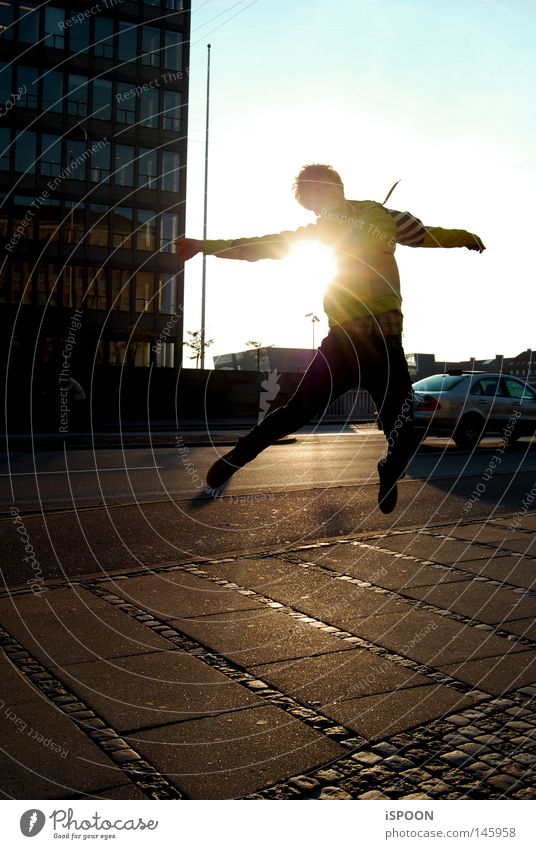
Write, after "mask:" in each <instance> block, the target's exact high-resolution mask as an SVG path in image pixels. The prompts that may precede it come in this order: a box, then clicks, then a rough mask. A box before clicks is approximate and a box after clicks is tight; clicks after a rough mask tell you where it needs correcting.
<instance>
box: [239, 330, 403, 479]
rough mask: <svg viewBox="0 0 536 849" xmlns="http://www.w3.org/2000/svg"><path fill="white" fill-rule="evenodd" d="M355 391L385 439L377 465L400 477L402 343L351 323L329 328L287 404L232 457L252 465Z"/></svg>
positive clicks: (244, 439) (242, 441)
mask: <svg viewBox="0 0 536 849" xmlns="http://www.w3.org/2000/svg"><path fill="white" fill-rule="evenodd" d="M358 387H359V388H361V389H366V390H367V391H368V392H369V393H370V395H371V396H372V399H373V401H374V403H375V405H376V408H377V410H378V413H379V417H380V420H381V424H382V429H383V432H384V433H385V436H386V439H387V455H386V457H385V458H384V460H383V461H382V463H383V464H384V465H386V466H388V467H389V470H390V471H392V472H393V473H394V474H395V475H397V476H400V475H402V474H403V472H404V469H405V468H406V465H407V462H408V459H409V457H410V456H411V454H412V453H413V449H414V437H413V390H412V386H411V379H410V376H409V372H408V366H407V362H406V358H405V356H404V349H403V347H402V338H401V337H400V336H382V335H379V334H375V335H368V334H364V333H363V332H360V331H359V329H358V328H356V326H355V325H354V324H353V323H352V322H349V323H348V324H344V325H339V326H337V327H333V328H331V330H330V331H329V333H328V335H327V336H326V338H325V339H324V340H323V341H322V344H321V345H320V348H319V349H318V351H317V353H316V354H315V357H314V359H313V361H312V362H311V365H310V366H309V368H308V369H307V371H306V372H305V374H304V376H303V379H302V380H301V382H300V384H299V386H298V387H297V389H296V391H295V392H294V395H292V397H291V398H290V399H289V401H288V403H287V404H285V406H283V407H279V408H278V409H276V410H274V411H273V412H271V413H269V415H267V416H265V418H264V419H262V421H261V422H260V423H259V424H258V425H257V426H256V427H254V428H253V429H252V430H251V431H250V432H249V433H248V434H246V435H245V436H243V437H241V438H240V439H239V440H238V443H237V447H236V451H237V452H238V454H239V455H240V456H242V457H243V458H244V459H245V460H251V459H253V458H254V457H256V456H257V454H259V453H260V452H261V451H263V450H264V449H265V448H267V447H268V445H271V444H272V443H273V442H275V441H276V440H278V439H280V438H281V437H282V436H286V435H287V434H289V433H294V431H296V430H299V429H300V428H301V427H303V426H304V425H305V424H307V422H309V421H310V420H311V418H313V416H315V415H316V414H322V413H323V411H324V410H325V409H326V407H328V406H329V404H331V403H332V402H333V401H335V399H336V398H338V397H339V396H340V395H342V394H343V393H344V392H347V391H348V390H349V389H357V388H358Z"/></svg>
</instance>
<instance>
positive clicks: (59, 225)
mask: <svg viewBox="0 0 536 849" xmlns="http://www.w3.org/2000/svg"><path fill="white" fill-rule="evenodd" d="M64 227H65V222H64V221H63V220H62V215H61V207H60V202H59V200H57V199H56V198H43V203H42V204H40V205H39V241H40V242H59V239H60V232H61V230H62V229H64Z"/></svg>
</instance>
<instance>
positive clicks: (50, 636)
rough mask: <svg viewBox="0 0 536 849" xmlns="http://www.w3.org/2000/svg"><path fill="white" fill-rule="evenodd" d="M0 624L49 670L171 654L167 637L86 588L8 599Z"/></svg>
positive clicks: (1, 607) (1, 608)
mask: <svg viewBox="0 0 536 849" xmlns="http://www.w3.org/2000/svg"><path fill="white" fill-rule="evenodd" d="M0 624H1V625H3V626H4V627H5V629H6V630H7V631H8V632H9V633H10V634H11V635H12V636H14V637H15V638H16V639H17V640H18V641H19V642H20V643H21V644H22V645H23V646H24V648H25V649H26V650H27V651H29V652H31V653H32V654H33V655H35V657H37V658H38V659H39V660H40V661H41V662H42V663H44V664H45V665H46V666H50V665H57V666H63V665H64V664H67V663H80V662H83V661H88V660H95V659H96V658H102V657H104V658H106V657H108V658H109V657H120V656H122V655H131V654H145V653H146V652H148V651H159V650H160V651H166V652H167V651H169V648H170V644H169V642H167V641H166V640H164V639H163V638H162V637H159V636H158V635H157V634H156V633H154V632H152V631H150V630H149V629H148V628H145V627H144V626H143V625H141V624H140V623H139V622H136V621H135V620H134V619H132V618H131V617H129V616H127V615H126V614H125V613H121V611H119V610H117V609H114V608H113V607H112V606H111V605H110V604H108V603H107V602H105V601H103V600H102V599H100V598H97V597H96V596H95V595H93V593H90V592H89V591H88V590H85V589H83V588H82V587H73V588H66V589H58V590H49V591H47V592H44V593H41V594H40V595H38V596H35V595H20V596H13V597H12V598H4V599H2V600H0Z"/></svg>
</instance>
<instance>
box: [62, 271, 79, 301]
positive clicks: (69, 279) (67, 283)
mask: <svg viewBox="0 0 536 849" xmlns="http://www.w3.org/2000/svg"><path fill="white" fill-rule="evenodd" d="M83 300H84V269H83V268H82V266H81V265H67V266H66V267H65V271H64V273H63V285H62V306H63V307H64V308H67V307H68V308H69V309H76V308H77V307H80V306H82V303H83Z"/></svg>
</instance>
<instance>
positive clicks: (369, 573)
mask: <svg viewBox="0 0 536 849" xmlns="http://www.w3.org/2000/svg"><path fill="white" fill-rule="evenodd" d="M296 554H297V555H298V556H299V557H300V559H302V560H304V561H308V562H313V563H318V564H320V565H322V566H325V567H326V568H328V569H329V568H332V569H336V570H338V571H339V572H344V573H345V574H346V575H351V576H352V578H358V579H359V580H360V581H368V582H369V583H371V584H375V585H377V586H379V587H385V588H386V589H390V590H398V589H400V587H419V586H424V585H426V584H433V583H444V582H451V581H462V580H463V575H457V574H455V573H452V572H448V571H446V570H442V569H438V568H434V567H433V566H429V565H427V564H424V563H419V562H417V561H415V560H410V559H408V558H405V557H404V556H402V555H401V554H400V553H399V552H393V554H387V553H385V552H382V551H371V550H370V549H369V548H366V547H365V546H363V545H359V543H350V544H349V545H348V544H346V545H334V546H329V547H326V548H318V549H314V550H312V551H306V552H300V551H298V552H296Z"/></svg>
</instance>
